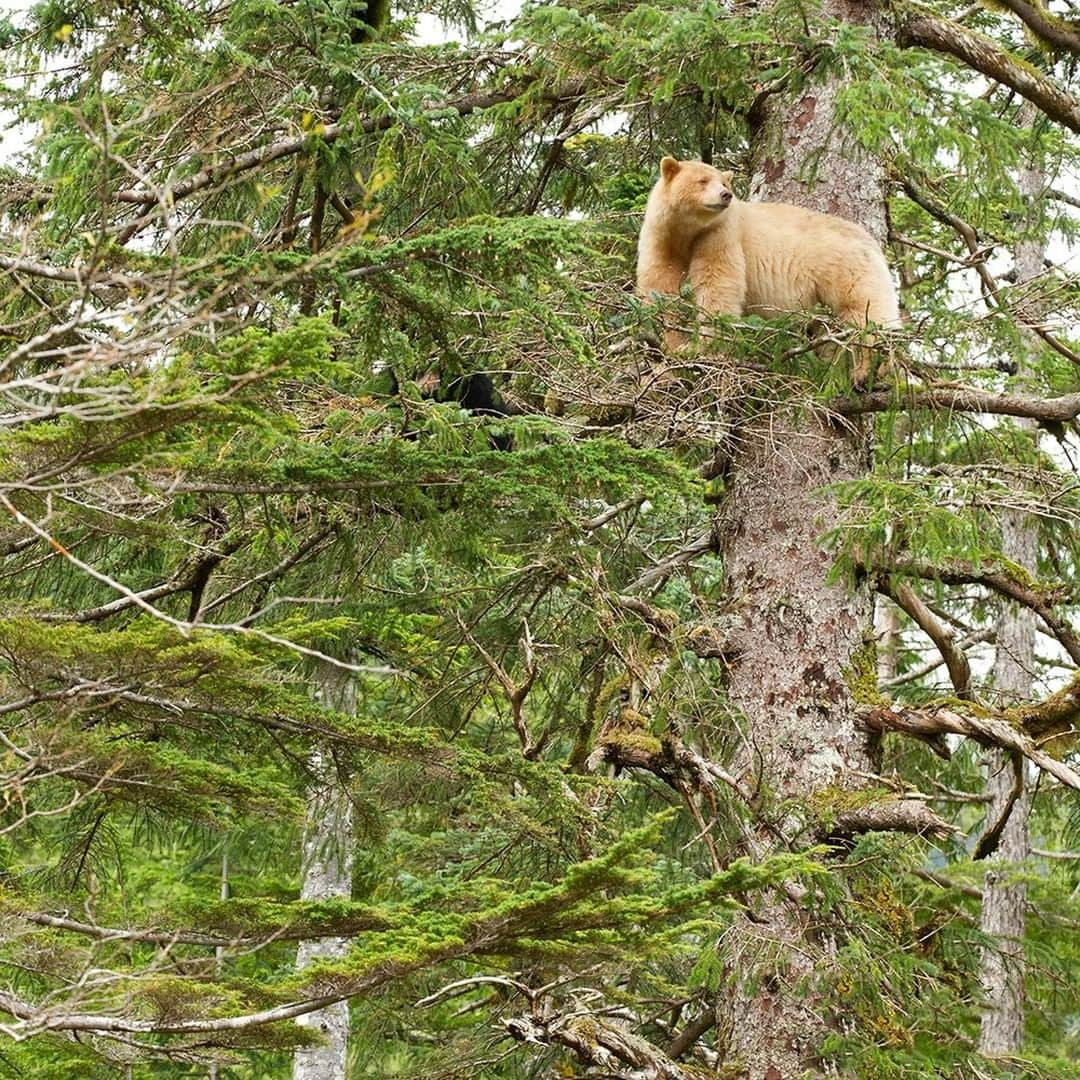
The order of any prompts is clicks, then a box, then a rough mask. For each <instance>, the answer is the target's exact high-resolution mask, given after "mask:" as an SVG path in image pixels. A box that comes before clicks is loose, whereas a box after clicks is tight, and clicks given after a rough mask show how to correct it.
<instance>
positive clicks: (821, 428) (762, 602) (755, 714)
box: [718, 3, 886, 1080]
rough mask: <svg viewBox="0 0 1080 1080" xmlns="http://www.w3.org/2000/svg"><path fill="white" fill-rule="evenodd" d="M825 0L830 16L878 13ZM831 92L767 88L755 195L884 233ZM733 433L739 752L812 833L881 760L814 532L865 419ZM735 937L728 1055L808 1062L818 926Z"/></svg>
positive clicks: (862, 453)
mask: <svg viewBox="0 0 1080 1080" xmlns="http://www.w3.org/2000/svg"><path fill="white" fill-rule="evenodd" d="M826 6H827V7H832V8H834V9H836V10H833V11H832V12H831V14H833V15H834V16H836V17H844V18H852V19H857V20H859V21H866V20H867V19H869V18H870V17H871V16H872V15H873V10H872V9H870V8H855V7H853V6H852V5H845V4H836V3H833V4H831V5H826ZM836 90H837V86H836V85H835V84H833V83H831V82H829V81H825V82H822V83H818V84H812V85H810V86H808V87H807V88H805V90H804V92H802V93H801V94H799V96H797V97H795V98H792V97H790V96H787V97H779V96H778V97H776V98H773V99H772V100H771V101H770V103H769V105H768V107H767V109H766V111H765V115H764V117H763V118H762V123H761V124H760V126H759V127H758V129H757V131H756V141H755V144H754V147H753V148H752V151H753V161H754V171H753V175H752V178H751V184H750V192H749V197H750V198H751V199H760V200H765V201H773V202H790V203H795V204H798V205H800V206H805V207H809V208H810V209H815V210H822V211H825V212H828V213H834V214H839V215H841V216H843V217H845V218H848V219H850V220H854V221H857V222H858V223H859V224H861V225H863V226H864V227H865V228H866V229H867V230H868V231H869V232H870V233H871V234H872V235H873V236H875V237H876V238H877V239H878V240H879V241H881V240H882V239H883V238H884V235H885V231H886V229H885V215H884V208H885V207H884V199H885V196H884V182H883V173H882V170H881V168H880V167H879V166H878V165H877V163H875V162H873V161H871V160H868V159H867V158H866V157H865V156H864V155H862V154H860V153H859V152H858V151H857V149H856V148H855V147H853V146H852V145H850V143H847V142H845V135H844V132H843V131H842V130H841V129H838V128H837V127H836V110H835V94H836ZM740 435H741V437H740V438H739V439H738V449H737V451H736V454H735V458H734V460H733V463H732V478H731V482H730V484H729V488H728V491H729V494H728V498H727V500H726V503H725V507H724V509H723V510H722V511H721V514H720V519H719V522H718V526H719V535H720V543H721V553H722V556H723V560H724V568H725V577H726V584H727V593H728V596H729V598H730V602H731V603H732V604H733V606H734V608H735V609H736V610H737V611H738V612H739V617H740V623H741V628H740V638H739V641H738V649H739V660H738V661H737V662H736V663H735V664H734V665H733V666H732V669H731V673H730V679H729V684H728V692H729V696H730V699H731V701H732V703H733V704H734V705H735V706H737V707H738V709H739V710H740V711H741V713H742V716H743V722H744V723H745V734H746V742H745V750H744V752H743V754H742V758H741V761H740V762H739V765H740V766H741V771H742V772H743V774H744V776H746V777H747V778H748V786H750V787H752V788H754V787H756V788H757V790H759V791H760V792H761V793H762V795H763V797H764V798H765V799H766V800H767V803H768V809H766V811H765V815H764V816H765V817H766V818H767V819H770V820H771V821H772V822H773V823H774V825H776V826H777V827H778V829H777V831H778V832H779V833H781V834H783V835H785V836H787V837H796V836H799V835H807V834H806V833H805V827H806V826H807V825H808V824H809V822H808V820H807V812H806V810H805V808H806V807H807V805H808V802H811V801H812V800H813V799H814V796H815V795H817V794H820V793H824V792H826V791H827V790H829V789H831V790H836V789H840V790H844V789H855V788H860V787H863V786H865V784H866V782H867V781H866V776H867V774H869V773H872V772H873V771H874V752H873V746H872V743H871V741H870V739H869V737H868V736H867V734H866V733H865V732H864V731H862V730H860V729H859V728H858V727H857V725H856V716H855V704H856V703H855V700H854V697H853V690H852V687H851V685H850V684H851V678H850V671H851V668H852V666H854V665H856V664H858V663H859V662H860V660H862V659H865V649H866V646H867V641H868V635H870V633H871V632H872V625H873V596H872V593H871V590H870V587H869V585H868V584H867V583H865V582H860V583H857V584H855V585H854V586H852V585H850V584H848V583H833V584H830V583H829V582H828V575H829V571H830V567H831V562H832V560H831V557H830V556H829V554H828V553H827V552H826V551H824V550H823V548H822V546H821V543H820V536H821V534H822V533H823V532H824V531H825V530H826V529H827V528H829V527H830V526H831V525H832V524H834V523H835V522H836V520H837V517H838V514H839V510H838V507H837V505H836V503H835V501H834V500H833V499H832V498H831V497H830V495H829V494H828V492H827V488H828V486H829V485H832V484H835V483H837V482H841V481H846V480H852V479H856V478H858V477H861V476H863V475H865V474H866V472H867V471H868V468H869V464H870V461H869V453H868V432H867V430H866V428H865V426H864V425H861V424H859V423H856V424H854V425H851V426H839V425H836V424H833V423H831V422H830V421H829V420H827V419H825V418H824V417H821V416H816V415H813V414H811V413H808V412H806V411H802V412H799V413H797V414H796V412H795V411H794V410H785V409H784V407H783V406H781V407H779V408H777V409H775V410H772V411H769V412H768V413H766V414H765V415H763V416H762V417H761V418H760V420H755V419H749V420H748V421H747V422H746V423H745V424H744V426H743V428H742V429H741V431H740ZM798 808H803V809H798ZM761 840H762V842H763V843H764V844H768V843H770V842H771V841H770V838H769V837H767V836H764V835H763V836H762V837H761ZM730 940H731V941H732V942H733V943H735V947H734V948H733V949H732V950H731V952H730V954H729V956H728V957H727V965H728V968H729V970H730V971H731V972H732V973H733V975H734V976H735V981H734V984H733V990H732V994H731V998H730V1000H729V1001H728V1002H727V1003H726V1004H725V1005H724V1006H723V1007H722V1009H721V1012H722V1013H724V1012H726V1013H728V1014H729V1015H730V1021H731V1022H730V1025H729V1028H730V1030H729V1035H728V1040H727V1042H728V1045H727V1047H726V1060H727V1062H728V1063H729V1064H734V1063H736V1062H737V1063H738V1064H739V1065H740V1066H741V1067H742V1068H743V1069H744V1070H745V1073H744V1074H740V1075H746V1076H747V1077H749V1078H750V1080H780V1078H784V1080H787V1078H789V1077H796V1076H802V1075H805V1074H806V1072H807V1070H810V1071H813V1070H814V1069H815V1050H816V1047H817V1046H818V1044H819V1043H820V1041H821V1039H822V1037H823V1036H824V1035H825V1034H826V1033H827V1026H828V1020H827V1009H826V1008H825V1005H826V1002H824V1001H823V1000H822V997H821V991H819V990H818V989H816V988H815V983H816V981H817V980H818V978H819V977H820V976H821V975H822V974H825V973H827V970H828V966H829V952H830V947H829V944H828V943H827V942H822V941H814V940H812V939H811V936H810V931H809V927H808V923H807V920H806V915H805V912H804V911H802V910H800V908H799V907H798V906H797V905H796V904H795V903H794V902H793V901H792V900H791V899H790V898H787V899H777V900H775V901H774V902H772V903H771V904H769V905H767V906H766V907H765V908H764V909H763V910H758V911H756V912H755V914H754V919H753V921H751V920H750V919H746V920H743V921H741V922H739V923H737V924H736V926H735V927H734V930H733V932H732V934H731V935H730Z"/></svg>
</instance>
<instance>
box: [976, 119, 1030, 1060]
mask: <svg viewBox="0 0 1080 1080" xmlns="http://www.w3.org/2000/svg"><path fill="white" fill-rule="evenodd" d="M1024 111H1025V112H1026V113H1027V114H1028V115H1027V121H1028V123H1030V122H1031V120H1032V119H1033V113H1034V110H1033V109H1031V108H1030V107H1029V108H1027V109H1025V110H1024ZM1044 180H1045V178H1044V176H1043V173H1042V170H1041V169H1040V168H1038V167H1037V166H1035V167H1032V168H1030V169H1027V170H1025V172H1024V173H1023V174H1022V175H1021V177H1020V189H1021V191H1023V193H1024V194H1025V195H1026V196H1028V197H1029V199H1030V201H1031V205H1033V206H1034V205H1037V203H1038V199H1039V196H1040V195H1041V194H1042V188H1043V184H1044ZM1015 261H1016V278H1017V281H1018V282H1024V281H1029V280H1031V279H1032V278H1034V277H1036V276H1037V275H1038V274H1040V273H1042V269H1043V249H1042V244H1041V243H1040V242H1039V241H1038V240H1037V239H1036V240H1025V241H1021V242H1020V243H1019V244H1017V247H1016V252H1015ZM1025 337H1026V338H1027V339H1028V341H1029V344H1031V345H1032V346H1033V347H1035V346H1036V345H1037V341H1036V340H1035V339H1034V337H1033V335H1030V334H1028V335H1025ZM1018 424H1019V425H1021V426H1026V427H1029V428H1030V429H1031V430H1033V431H1034V430H1035V425H1034V423H1033V422H1032V421H1025V420H1020V421H1018ZM1001 550H1002V553H1003V554H1004V555H1005V556H1006V557H1007V558H1009V559H1011V560H1012V561H1013V562H1015V563H1017V564H1019V565H1020V566H1022V567H1024V569H1026V570H1030V571H1032V572H1033V573H1034V571H1035V569H1036V553H1037V550H1038V537H1037V536H1036V532H1035V527H1034V523H1033V522H1032V521H1031V520H1030V518H1028V517H1026V516H1025V515H1023V514H1020V513H1017V512H1016V511H1014V510H1004V511H1002V513H1001ZM1034 659H1035V617H1034V614H1033V613H1032V612H1031V611H1030V610H1028V609H1027V608H1023V607H1019V606H1018V605H1015V604H1006V605H1003V606H1002V609H1001V614H1000V616H999V618H998V624H997V653H996V656H995V660H994V686H995V687H996V689H997V693H998V694H999V695H1000V696H1001V697H1002V699H1004V700H1003V702H1002V703H1003V704H1005V703H1011V702H1013V701H1023V700H1026V699H1028V698H1030V697H1031V690H1032V682H1033V677H1032V675H1033V671H1034ZM988 759H989V760H988V765H989V771H990V776H989V781H988V787H989V791H990V795H991V800H992V801H991V803H990V806H989V809H988V811H987V821H988V822H989V823H991V824H992V823H993V822H995V821H997V820H998V819H999V818H1000V816H1001V814H1002V812H1003V811H1004V809H1005V807H1006V805H1007V803H1008V800H1009V798H1010V794H1011V791H1012V788H1013V781H1014V773H1013V768H1012V764H1011V762H1010V760H1009V758H1008V757H1007V755H1005V754H1004V753H1003V752H1002V751H1000V750H993V751H991V752H990V753H989V754H988ZM1030 809H1031V803H1030V796H1029V794H1028V791H1027V788H1026V786H1025V789H1024V792H1023V794H1022V795H1021V796H1020V797H1019V799H1017V801H1016V803H1015V804H1014V805H1013V808H1012V813H1011V815H1010V817H1009V820H1008V823H1007V824H1006V825H1005V828H1004V830H1003V831H1002V834H1001V839H1000V841H999V844H998V849H997V852H996V853H995V855H994V856H993V860H992V864H991V865H990V866H989V867H988V868H987V871H986V879H985V882H984V887H983V903H982V917H981V920H980V921H981V928H982V931H983V933H985V934H986V935H987V936H988V937H989V938H991V939H992V942H991V944H989V945H988V946H987V947H986V948H985V949H984V950H983V954H982V972H981V977H982V984H983V987H984V989H985V992H986V1009H985V1011H984V1012H983V1015H982V1022H981V1029H980V1032H979V1049H980V1050H981V1051H982V1053H984V1054H987V1055H991V1056H996V1055H1003V1054H1011V1053H1015V1052H1016V1051H1017V1050H1019V1049H1020V1046H1021V1044H1022V1042H1023V1037H1024V945H1023V941H1024V905H1025V901H1026V899H1027V887H1026V886H1025V885H1024V884H1023V883H1014V882H1011V881H1010V874H1009V869H1008V868H1009V866H1011V865H1015V864H1018V863H1022V862H1024V861H1025V860H1026V859H1028V858H1029V857H1030V855H1031V839H1030V836H1029V834H1028V814H1029V812H1030Z"/></svg>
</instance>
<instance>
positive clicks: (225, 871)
mask: <svg viewBox="0 0 1080 1080" xmlns="http://www.w3.org/2000/svg"><path fill="white" fill-rule="evenodd" d="M218 899H220V900H228V899H229V844H228V841H227V840H226V841H225V845H224V846H223V847H222V849H221V885H220V888H219V889H218ZM224 959H225V949H224V948H223V947H222V946H220V945H219V946H218V947H217V948H216V949H214V969H215V972H216V974H217V976H218V977H219V978H220V977H221V965H222V962H223V960H224ZM220 1068H221V1067H220V1066H219V1065H218V1063H217V1062H216V1061H215V1062H213V1063H212V1064H211V1066H210V1071H209V1073H208V1080H218V1077H219V1075H220Z"/></svg>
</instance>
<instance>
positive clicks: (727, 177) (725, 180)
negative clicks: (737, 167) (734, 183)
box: [720, 169, 735, 187]
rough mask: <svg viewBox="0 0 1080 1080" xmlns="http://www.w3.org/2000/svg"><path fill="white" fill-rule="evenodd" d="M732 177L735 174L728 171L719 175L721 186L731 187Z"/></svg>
mask: <svg viewBox="0 0 1080 1080" xmlns="http://www.w3.org/2000/svg"><path fill="white" fill-rule="evenodd" d="M734 175H735V174H734V173H733V172H731V170H730V169H729V170H728V171H727V172H722V173H721V174H720V179H721V180H722V181H723V184H724V186H725V187H731V178H732V177H733V176H734Z"/></svg>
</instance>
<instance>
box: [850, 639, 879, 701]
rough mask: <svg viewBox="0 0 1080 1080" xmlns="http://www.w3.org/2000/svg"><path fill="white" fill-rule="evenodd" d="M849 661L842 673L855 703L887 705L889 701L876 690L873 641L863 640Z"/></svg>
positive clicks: (875, 644) (875, 656)
mask: <svg viewBox="0 0 1080 1080" xmlns="http://www.w3.org/2000/svg"><path fill="white" fill-rule="evenodd" d="M850 659H851V663H850V664H849V665H848V666H847V667H845V668H844V669H843V673H844V680H845V682H846V683H847V685H848V689H849V690H850V691H851V696H852V697H853V698H854V699H855V701H857V702H858V703H859V704H860V705H887V704H888V701H889V699H888V698H887V697H885V695H884V694H882V693H881V691H880V690H879V689H878V677H877V660H878V657H877V643H876V642H875V641H874V639H873V638H872V637H866V638H864V639H863V642H862V644H861V645H859V646H858V647H857V648H856V649H855V651H854V652H853V653H852V654H851V658H850Z"/></svg>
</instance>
